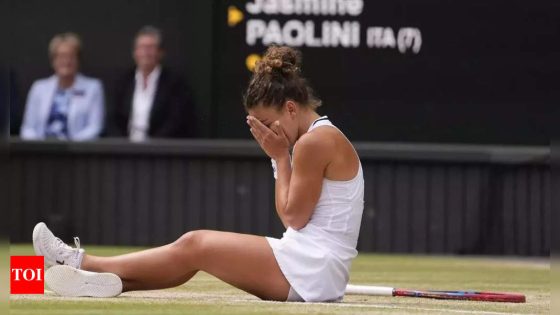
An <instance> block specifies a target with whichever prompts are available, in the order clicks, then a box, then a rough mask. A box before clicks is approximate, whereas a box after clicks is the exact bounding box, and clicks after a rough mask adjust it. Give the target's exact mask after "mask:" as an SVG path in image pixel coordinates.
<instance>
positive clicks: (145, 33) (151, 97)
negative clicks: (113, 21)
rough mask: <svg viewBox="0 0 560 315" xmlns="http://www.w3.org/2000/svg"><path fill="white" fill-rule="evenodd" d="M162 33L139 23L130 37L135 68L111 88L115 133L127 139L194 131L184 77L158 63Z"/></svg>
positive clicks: (161, 47) (189, 97)
mask: <svg viewBox="0 0 560 315" xmlns="http://www.w3.org/2000/svg"><path fill="white" fill-rule="evenodd" d="M162 45H163V38H162V33H161V32H160V31H159V30H158V29H157V28H155V27H153V26H145V27H143V28H142V29H141V30H140V31H139V32H138V33H137V35H136V38H135V40H134V49H133V57H134V61H135V63H136V68H135V69H134V70H132V71H130V72H129V73H127V74H126V76H125V77H124V78H123V79H122V80H121V81H120V82H119V84H118V87H117V89H116V90H115V97H116V100H115V110H114V118H113V120H114V122H113V123H114V127H115V128H114V129H115V132H114V133H115V134H116V135H119V136H127V137H129V139H130V140H131V141H144V140H147V139H149V138H180V137H191V136H193V135H194V126H193V124H194V123H195V121H196V120H195V117H194V116H193V115H192V113H193V112H194V110H193V109H194V108H193V104H192V101H191V95H190V92H189V89H188V87H187V85H186V83H185V81H184V80H183V79H182V78H181V77H180V76H178V75H177V74H175V73H173V72H171V70H169V69H167V68H165V67H162V66H161V60H162V58H163V55H164V50H163V46H162Z"/></svg>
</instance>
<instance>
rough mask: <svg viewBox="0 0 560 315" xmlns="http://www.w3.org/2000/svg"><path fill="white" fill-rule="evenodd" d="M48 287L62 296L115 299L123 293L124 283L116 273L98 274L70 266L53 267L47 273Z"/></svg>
mask: <svg viewBox="0 0 560 315" xmlns="http://www.w3.org/2000/svg"><path fill="white" fill-rule="evenodd" d="M45 282H46V283H47V286H48V287H49V288H50V289H51V290H53V291H54V292H55V293H57V294H58V295H62V296H75V297H76V296H87V297H100V298H105V297H114V296H117V295H119V294H121V293H122V281H121V278H119V276H117V275H116V274H114V273H97V272H91V271H85V270H80V269H76V268H72V267H70V266H65V265H61V266H53V267H51V268H49V269H48V270H47V272H45Z"/></svg>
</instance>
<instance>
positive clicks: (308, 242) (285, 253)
mask: <svg viewBox="0 0 560 315" xmlns="http://www.w3.org/2000/svg"><path fill="white" fill-rule="evenodd" d="M321 234H322V233H320V232H318V231H317V228H315V227H313V226H311V225H309V224H308V225H307V226H306V227H305V228H303V229H301V230H299V231H296V230H294V229H292V228H288V229H287V230H286V232H285V233H284V235H283V237H282V238H281V239H277V238H272V237H267V238H266V239H267V241H268V243H269V244H270V247H271V248H272V251H273V252H274V257H275V258H276V261H277V262H278V265H279V266H280V269H281V270H282V273H283V274H284V276H285V277H286V279H287V280H288V282H289V283H290V285H291V287H292V289H293V290H294V291H295V292H296V293H297V294H298V295H299V296H300V297H301V298H302V299H303V300H304V301H306V302H335V301H341V300H342V298H343V297H344V291H345V289H346V284H348V279H349V273H350V264H351V260H352V258H354V257H356V255H357V251H356V249H355V248H352V247H346V246H342V247H341V246H340V244H337V243H336V242H329V241H328V238H325V235H321Z"/></svg>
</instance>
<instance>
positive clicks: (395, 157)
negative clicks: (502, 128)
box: [8, 139, 551, 256]
mask: <svg viewBox="0 0 560 315" xmlns="http://www.w3.org/2000/svg"><path fill="white" fill-rule="evenodd" d="M356 148H357V149H358V151H359V154H360V156H361V159H362V163H363V167H364V172H365V183H366V193H365V209H364V215H363V221H362V229H361V236H360V240H359V249H360V250H363V251H376V252H398V253H452V254H505V255H533V256H535V255H548V254H549V252H550V227H551V224H550V215H551V203H550V200H551V171H550V166H549V164H548V159H549V155H550V151H549V149H548V148H544V147H500V146H474V145H429V144H392V143H357V144H356ZM9 169H10V186H9V194H10V200H9V202H8V205H9V210H10V212H11V214H12V218H11V227H12V228H11V241H12V242H29V241H30V240H31V231H32V228H33V225H34V224H35V223H36V222H38V221H39V220H46V221H47V222H49V223H50V224H51V225H52V226H53V229H55V230H56V231H57V233H61V235H62V236H63V237H64V239H65V240H67V241H68V240H69V239H68V238H69V237H70V236H72V235H79V236H80V237H81V239H82V243H83V244H117V245H156V244H163V243H166V242H170V241H173V240H174V239H175V238H177V237H178V236H180V235H181V234H182V233H184V232H185V231H188V230H192V229H201V228H204V229H219V230H227V231H236V232H243V233H254V234H259V235H270V236H275V237H280V236H281V235H282V231H283V228H282V226H281V224H280V221H279V219H278V218H277V217H276V214H275V210H274V182H273V179H272V175H271V168H270V162H269V160H268V159H266V158H265V156H264V154H263V153H262V152H261V150H260V148H258V147H257V146H256V144H255V143H254V142H252V141H245V140H186V141H157V142H152V143H147V144H133V143H129V142H127V141H126V140H120V139H105V140H101V141H98V142H91V143H61V142H22V141H20V140H17V139H12V140H11V141H10V159H9Z"/></svg>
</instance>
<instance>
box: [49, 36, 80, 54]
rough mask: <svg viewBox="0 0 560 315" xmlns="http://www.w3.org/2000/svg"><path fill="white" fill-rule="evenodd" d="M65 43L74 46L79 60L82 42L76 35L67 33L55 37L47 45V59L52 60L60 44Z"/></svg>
mask: <svg viewBox="0 0 560 315" xmlns="http://www.w3.org/2000/svg"><path fill="white" fill-rule="evenodd" d="M63 43H67V44H70V45H72V46H74V49H75V50H76V55H77V56H78V58H80V55H81V53H82V40H81V39H80V36H78V34H76V33H72V32H67V33H62V34H57V35H55V36H54V37H53V38H52V39H51V41H50V43H49V57H50V59H51V60H52V59H53V58H54V57H55V56H56V51H57V49H58V47H59V46H60V44H63Z"/></svg>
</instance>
